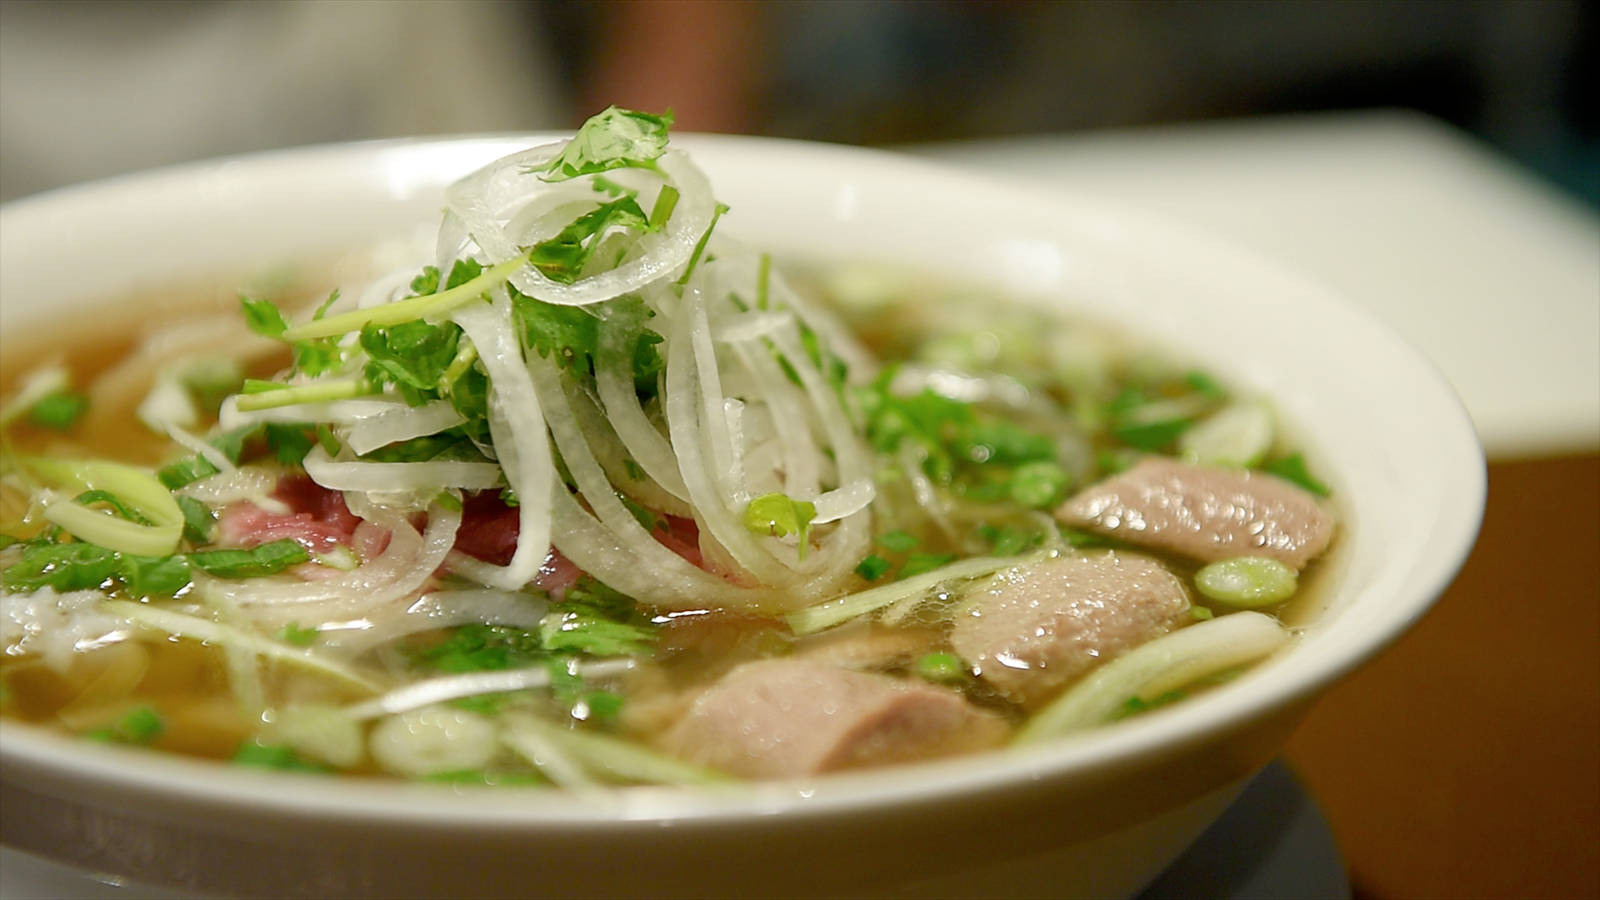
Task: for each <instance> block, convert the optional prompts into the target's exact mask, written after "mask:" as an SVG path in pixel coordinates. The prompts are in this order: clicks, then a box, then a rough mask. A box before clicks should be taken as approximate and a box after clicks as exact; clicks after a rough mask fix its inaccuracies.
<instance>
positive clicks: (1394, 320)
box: [0, 0, 1600, 900]
mask: <svg viewBox="0 0 1600 900" xmlns="http://www.w3.org/2000/svg"><path fill="white" fill-rule="evenodd" d="M1597 68H1600V3H1594V2H1588V3H1581V2H1577V0H1504V2H1420V0H1419V2H1361V0H1341V2H1319V0H1303V2H1227V0H1220V2H1167V0H1144V2H1137V0H1119V2H1096V0H1079V2H1064V0H1063V2H1034V0H992V2H984V3H977V2H974V3H953V2H943V0H918V2H805V3H798V2H796V3H789V2H773V3H758V2H725V3H718V2H703V0H652V2H633V3H578V2H546V3H534V2H516V0H448V2H430V0H410V2H380V0H349V2H344V0H321V2H313V0H274V2H227V0H198V2H176V0H145V2H139V3H119V2H114V0H96V2H68V0H0V199H14V198H18V197H24V196H27V195H30V194H34V193H36V192H39V191H44V190H48V189H50V188H55V187H59V186H62V185H68V184H73V183H76V182H80V181H84V180H88V179H93V178H99V177H103V176H108V175H114V174H117V173H120V172H128V171H136V170H140V169H146V168H150V167H152V166H159V165H165V164H170V163H175V162H181V161H184V160H191V159H200V158H207V157H214V156H218V155H223V154H232V153H241V152H248V151H257V150H266V149H272V148H279V147H288V146H295V145H301V144H311V143H322V142H330V141H344V140H353V139H364V138H380V137H394V136H401V135H435V134H446V133H459V132H472V131H524V130H534V129H567V128H572V127H574V126H576V125H577V124H578V123H579V122H581V121H582V120H583V119H584V118H585V117H587V116H588V115H589V114H591V113H593V112H595V111H597V110H599V109H601V108H603V107H604V106H606V105H609V104H612V103H615V104H618V105H623V106H631V107H634V108H639V109H645V110H651V111H659V110H662V109H665V108H668V107H670V108H672V109H673V110H674V111H675V112H676V115H677V119H678V124H679V126H680V128H681V129H683V130H702V131H720V132H738V133H749V134H760V135H773V136H781V137H789V138H803V139H811V140H822V141H834V142H846V143H859V144H869V145H879V146H881V145H898V146H904V145H912V146H914V147H915V148H916V150H917V152H921V153H925V154H929V155H934V156H938V157H941V158H944V159H947V160H949V161H951V162H953V163H957V164H963V165H971V166H980V167H983V168H985V169H988V170H989V171H994V172H999V173H1002V174H1006V175H1011V176H1015V177H1028V178H1032V179H1034V180H1035V181H1036V182H1037V183H1039V184H1041V185H1045V186H1056V187H1063V188H1066V189H1069V190H1072V191H1076V192H1078V193H1079V195H1080V196H1082V195H1087V194H1090V193H1093V192H1098V193H1100V194H1102V195H1104V196H1106V197H1108V198H1110V199H1111V200H1112V201H1114V202H1115V203H1117V204H1119V206H1126V207H1129V208H1133V209H1142V210H1145V211H1148V212H1151V213H1155V214H1158V215H1161V216H1164V217H1170V218H1173V219H1176V220H1178V221H1180V222H1183V223H1185V224H1188V225H1190V226H1191V227H1194V228H1198V229H1201V230H1204V231H1206V232H1208V233H1210V234H1212V235H1214V236H1216V237H1218V238H1220V239H1223V240H1229V241H1233V242H1235V243H1238V244H1240V245H1241V246H1244V247H1247V248H1249V249H1252V250H1254V251H1255V252H1258V253H1261V254H1263V255H1265V256H1267V257H1269V258H1272V259H1275V260H1278V261H1280V262H1283V263H1285V264H1288V265H1291V266H1294V267H1296V268H1299V269H1302V270H1304V271H1306V272H1308V273H1310V274H1311V275H1312V276H1313V277H1315V278H1317V279H1318V280H1321V281H1322V282H1324V283H1325V284H1328V285H1329V286H1331V287H1333V288H1335V289H1336V290H1338V291H1340V292H1341V293H1343V294H1344V295H1346V296H1347V297H1349V298H1351V299H1353V300H1355V301H1356V302H1357V303H1358V304H1360V305H1363V306H1365V307H1366V308H1367V309H1368V310H1369V311H1370V312H1372V313H1373V314H1374V315H1376V316H1378V317H1379V318H1381V319H1383V320H1384V321H1385V322H1387V323H1388V324H1389V325H1391V326H1392V327H1394V328H1395V329H1396V330H1397V331H1398V332H1400V333H1401V335H1402V336H1404V337H1405V338H1406V339H1408V340H1409V341H1411V342H1412V343H1413V345H1414V346H1416V347H1417V348H1418V349H1419V350H1420V351H1422V352H1423V353H1425V354H1427V355H1428V356H1429V357H1430V358H1431V359H1433V361H1434V362H1435V363H1436V364H1437V365H1438V366H1439V367H1440V369H1441V371H1443V372H1444V374H1445V375H1446V376H1447V377H1448V378H1449V379H1450V380H1451V382H1452V384H1453V385H1455V387H1456V388H1457V390H1458V391H1459V392H1460V393H1461V395H1462V398H1463V401H1464V403H1465V405H1466V407H1467V409H1468V410H1469V412H1470V413H1471V414H1472V415H1473V418H1474V421H1475V422H1476V423H1477V425H1478V428H1479V434H1480V436H1481V437H1482V439H1483V441H1484V443H1485V446H1486V449H1487V451H1488V456H1489V463H1490V465H1489V483H1490V493H1489V504H1488V509H1487V512H1486V515H1485V524H1484V530H1483V534H1482V537H1481V539H1480V542H1479V545H1478V548H1477V550H1476V551H1475V552H1474V555H1473V557H1472V558H1471V559H1470V560H1469V561H1468V563H1467V565H1466V568H1465V569H1464V570H1463V572H1462V575H1461V577H1460V579H1459V580H1458V581H1457V583H1456V584H1455V585H1454V586H1453V587H1452V588H1451V589H1450V591H1449V592H1448V593H1446V595H1445V596H1444V597H1443V598H1442V599H1441V601H1440V602H1439V604H1438V606H1437V607H1436V608H1435V610H1434V611H1433V612H1432V613H1430V614H1429V616H1428V617H1427V618H1426V619H1425V620H1424V621H1423V622H1421V623H1420V624H1419V626H1418V627H1417V628H1416V629H1414V630H1413V631H1412V632H1411V633H1409V634H1408V635H1407V636H1406V637H1405V638H1404V639H1402V640H1401V641H1400V642H1399V643H1398V644H1397V645H1396V646H1395V647H1394V648H1393V649H1392V650H1391V651H1390V652H1389V653H1388V654H1386V655H1385V656H1383V657H1382V658H1380V659H1379V660H1378V661H1377V662H1375V663H1373V664H1372V665H1370V666H1369V667H1368V668H1366V669H1365V670H1364V671H1362V672H1360V673H1357V674H1356V675H1355V676H1354V677H1352V678H1351V679H1349V680H1348V681H1347V682H1344V683H1342V684H1341V685H1340V686H1339V687H1338V688H1337V689H1336V690H1334V691H1333V692H1332V693H1331V694H1330V695H1329V696H1328V698H1326V699H1325V700H1323V701H1322V703H1321V704H1320V705H1319V706H1318V708H1317V709H1316V710H1315V711H1314V712H1313V714H1312V716H1311V717H1310V719H1309V720H1308V721H1307V722H1306V724H1305V725H1304V726H1303V727H1302V729H1301V731H1300V732H1299V734H1298V735H1297V737H1296V738H1295V740H1294V742H1293V743H1291V745H1290V746H1289V748H1288V752H1287V754H1286V759H1287V762H1288V763H1289V765H1290V766H1291V767H1292V768H1293V769H1294V770H1295V771H1296V772H1297V773H1298V774H1299V777H1300V778H1301V779H1302V780H1303V781H1304V783H1305V784H1306V785H1307V786H1308V787H1309V789H1310V791H1309V794H1310V796H1311V797H1313V798H1314V800H1315V804H1316V805H1317V806H1320V808H1321V810H1323V811H1325V812H1326V816H1327V820H1328V823H1329V824H1330V825H1331V827H1332V832H1333V835H1334V837H1335V838H1336V839H1337V844H1338V849H1337V852H1335V851H1334V850H1333V849H1332V848H1325V849H1327V850H1328V852H1329V853H1332V854H1334V855H1335V858H1336V859H1342V861H1343V864H1344V865H1345V867H1346V868H1347V869H1348V871H1349V873H1350V882H1351V885H1352V888H1353V893H1354V896H1355V897H1357V898H1358V900H1360V898H1400V897H1452V898H1454V897H1506V898H1511V897H1588V898H1592V897H1596V896H1600V587H1597V585H1600V562H1597V559H1596V548H1597V547H1600V219H1597V217H1596V215H1595V212H1596V209H1600V103H1597V102H1596V96H1597V92H1596V86H1597V85H1600V71H1597ZM1351 358H1352V364H1353V365H1358V364H1359V359H1360V348H1351ZM1397 389H1402V390H1403V389H1404V386H1397ZM1374 439H1375V440H1381V439H1382V436H1381V435H1375V436H1374ZM1301 801H1302V802H1303V803H1306V804H1310V803H1312V801H1310V800H1306V799H1305V798H1304V797H1302V798H1301ZM1312 808H1313V809H1315V807H1312ZM1254 812H1255V814H1256V815H1257V816H1262V815H1267V814H1268V813H1267V811H1264V810H1255V811H1254ZM1268 830H1269V831H1270V828H1269V829H1268ZM1256 831H1257V832H1259V831H1261V829H1259V828H1258V829H1256ZM1260 852H1261V853H1263V854H1272V853H1278V855H1280V856H1281V855H1282V854H1281V853H1280V852H1279V851H1278V850H1275V849H1273V847H1272V846H1271V845H1270V842H1268V844H1267V845H1266V846H1264V847H1263V848H1262V850H1261V851H1260ZM1279 862H1283V860H1279ZM1289 862H1290V863H1293V862H1295V861H1294V860H1290V861H1289ZM1204 893H1206V894H1207V895H1209V896H1245V895H1246V894H1244V893H1235V892H1231V891H1226V890H1224V889H1223V888H1222V887H1221V886H1216V887H1215V889H1212V888H1207V889H1205V891H1204ZM1262 896H1266V895H1262ZM1282 896H1294V894H1283V895H1282Z"/></svg>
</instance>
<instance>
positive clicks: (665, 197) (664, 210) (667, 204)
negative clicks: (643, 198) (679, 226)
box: [650, 184, 678, 231]
mask: <svg viewBox="0 0 1600 900" xmlns="http://www.w3.org/2000/svg"><path fill="white" fill-rule="evenodd" d="M677 208H678V189H677V188H675V187H673V186H672V185H670V184H663V185H662V186H661V193H659V194H656V203H655V206H653V207H651V208H650V230H651V231H660V230H661V227H662V226H663V225H666V224H667V220H668V219H670V218H672V211H673V210H674V209H677Z"/></svg>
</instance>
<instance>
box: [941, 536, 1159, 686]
mask: <svg viewBox="0 0 1600 900" xmlns="http://www.w3.org/2000/svg"><path fill="white" fill-rule="evenodd" d="M971 603H972V606H971V609H969V610H967V611H965V612H964V613H963V614H962V615H959V616H958V617H957V618H956V623H955V627H954V629H953V630H952V631H951V635H950V645H951V647H952V648H953V649H954V650H955V651H956V652H957V653H959V654H960V655H961V657H962V658H963V659H965V660H966V661H967V662H969V663H971V664H972V665H973V666H974V667H975V668H976V669H977V671H978V675H979V677H981V678H983V680H984V681H986V682H988V683H989V684H990V685H992V686H993V687H995V688H996V689H998V690H999V691H1001V692H1002V693H1004V694H1005V695H1007V696H1008V697H1011V698H1012V699H1015V700H1017V701H1018V702H1021V703H1023V704H1027V705H1033V704H1037V703H1040V702H1042V701H1045V700H1048V699H1049V698H1051V697H1053V696H1055V694H1056V693H1057V692H1059V691H1060V690H1061V689H1062V688H1063V687H1065V686H1066V685H1067V684H1068V683H1069V682H1071V681H1074V680H1076V679H1077V678H1079V677H1081V676H1082V675H1084V674H1085V673H1086V672H1088V671H1089V670H1090V669H1092V668H1094V667H1095V666H1097V665H1099V664H1101V663H1103V662H1106V661H1108V660H1110V659H1112V658H1114V657H1116V656H1117V655H1119V654H1121V653H1123V652H1124V651H1126V650H1129V649H1132V648H1133V647H1137V646H1138V645H1140V644H1142V643H1144V642H1145V641H1148V640H1150V639H1151V638H1154V637H1158V636H1160V635H1162V634H1165V633H1166V632H1167V631H1169V630H1171V629H1172V628H1173V627H1175V626H1176V625H1178V624H1179V623H1181V622H1182V621H1184V620H1185V619H1186V618H1188V616H1187V613H1188V609H1189V598H1188V593H1187V592H1186V591H1185V590H1184V587H1183V583H1182V582H1180V581H1179V580H1178V578H1177V576H1175V575H1173V574H1172V573H1171V572H1168V571H1167V570H1166V569H1165V568H1163V567H1162V566H1161V564H1160V563H1158V562H1156V561H1155V560H1153V559H1150V558H1149V557H1146V556H1140V555H1138V554H1132V553H1117V552H1111V551H1100V552H1093V553H1074V554H1069V555H1066V556H1060V557H1056V558H1055V559H1048V560H1045V561H1042V562H1039V563H1036V564H1032V565H1026V566H1019V567H1017V568H1015V569H1011V570H1008V571H1005V572H1002V573H1000V576H999V577H998V578H997V579H996V580H995V583H994V584H993V586H991V587H989V588H987V589H985V590H983V591H982V592H981V593H979V594H978V595H977V596H976V597H975V598H973V599H972V601H971Z"/></svg>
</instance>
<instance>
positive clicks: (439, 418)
mask: <svg viewBox="0 0 1600 900" xmlns="http://www.w3.org/2000/svg"><path fill="white" fill-rule="evenodd" d="M465 421H466V419H465V418H464V417H463V416H462V415H461V413H459V412H457V411H456V408H455V407H454V406H452V405H451V404H450V401H449V400H434V401H431V402H429V403H424V404H423V405H421V406H396V407H394V408H393V409H386V410H384V411H382V412H380V413H378V414H377V415H374V416H368V417H365V418H362V419H359V420H357V421H356V422H355V423H354V424H353V425H351V426H350V427H349V429H348V430H347V431H345V433H344V442H345V443H346V444H348V445H349V447H350V449H351V450H353V451H354V452H355V453H357V454H366V453H371V452H372V451H373V450H376V449H378V448H379V447H386V446H388V445H390V444H393V443H396V442H399V441H409V440H411V439H412V438H419V437H426V436H428V435H430V434H438V433H439V432H441V431H444V430H445V429H446V428H454V427H456V426H457V425H460V424H462V423H463V422H465Z"/></svg>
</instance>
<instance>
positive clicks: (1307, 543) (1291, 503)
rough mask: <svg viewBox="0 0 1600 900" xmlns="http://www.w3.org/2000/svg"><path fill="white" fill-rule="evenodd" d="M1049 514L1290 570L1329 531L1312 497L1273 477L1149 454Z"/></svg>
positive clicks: (1110, 532)
mask: <svg viewBox="0 0 1600 900" xmlns="http://www.w3.org/2000/svg"><path fill="white" fill-rule="evenodd" d="M1056 518H1058V519H1060V520H1061V521H1063V522H1066V523H1067V524H1069V525H1074V526H1077V527H1080V528H1087V529H1090V530H1092V531H1097V532H1099V533H1101V534H1104V535H1107V536H1109V537H1113V538H1116V539H1117V540H1120V541H1126V542H1127V543H1130V544H1137V545H1139V546H1142V547H1149V548H1152V549H1155V550H1164V551H1167V552H1169V553H1175V554H1178V555H1180V556H1187V557H1189V558H1191V559H1196V560H1201V561H1203V562H1215V561H1216V560H1220V559H1228V558H1230V557H1236V556H1265V557H1268V558H1271V559H1275V560H1277V561H1279V562H1281V563H1283V564H1285V565H1288V566H1292V567H1293V568H1296V569H1303V568H1305V565H1306V563H1308V562H1310V561H1311V560H1312V559H1314V558H1315V557H1316V556H1317V555H1318V554H1320V553H1322V551H1323V550H1326V549H1327V547H1328V542H1329V541H1330V540H1332V538H1333V518H1332V517H1331V516H1330V515H1329V514H1328V513H1327V512H1326V511H1325V510H1324V509H1323V508H1322V506H1321V505H1320V504H1319V503H1318V502H1317V498H1316V497H1314V496H1312V494H1311V493H1310V492H1308V491H1306V490H1304V489H1302V488H1299V487H1297V486H1295V485H1293V484H1290V483H1289V482H1287V481H1284V480H1283V479H1281V478H1278V477H1276V476H1273V475H1268V474H1265V473H1262V472H1252V471H1248V470H1244V469H1223V468H1215V467H1211V466H1200V465H1193V464H1190V463H1184V462H1179V461H1177V460H1174V459H1167V458H1164V457H1155V456H1152V457H1148V458H1146V459H1144V460H1143V461H1141V462H1140V463H1139V464H1138V465H1135V466H1134V467H1133V468H1131V469H1129V470H1128V471H1126V472H1123V473H1122V474H1120V475H1117V476H1115V477H1113V478H1110V479H1107V480H1106V481H1102V482H1100V483H1099V484H1096V485H1094V486H1092V487H1090V488H1088V489H1086V490H1084V491H1082V492H1080V493H1078V494H1077V495H1075V496H1073V497H1071V498H1070V499H1068V500H1067V502H1066V503H1065V504H1063V505H1062V506H1061V508H1060V509H1058V510H1056Z"/></svg>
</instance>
